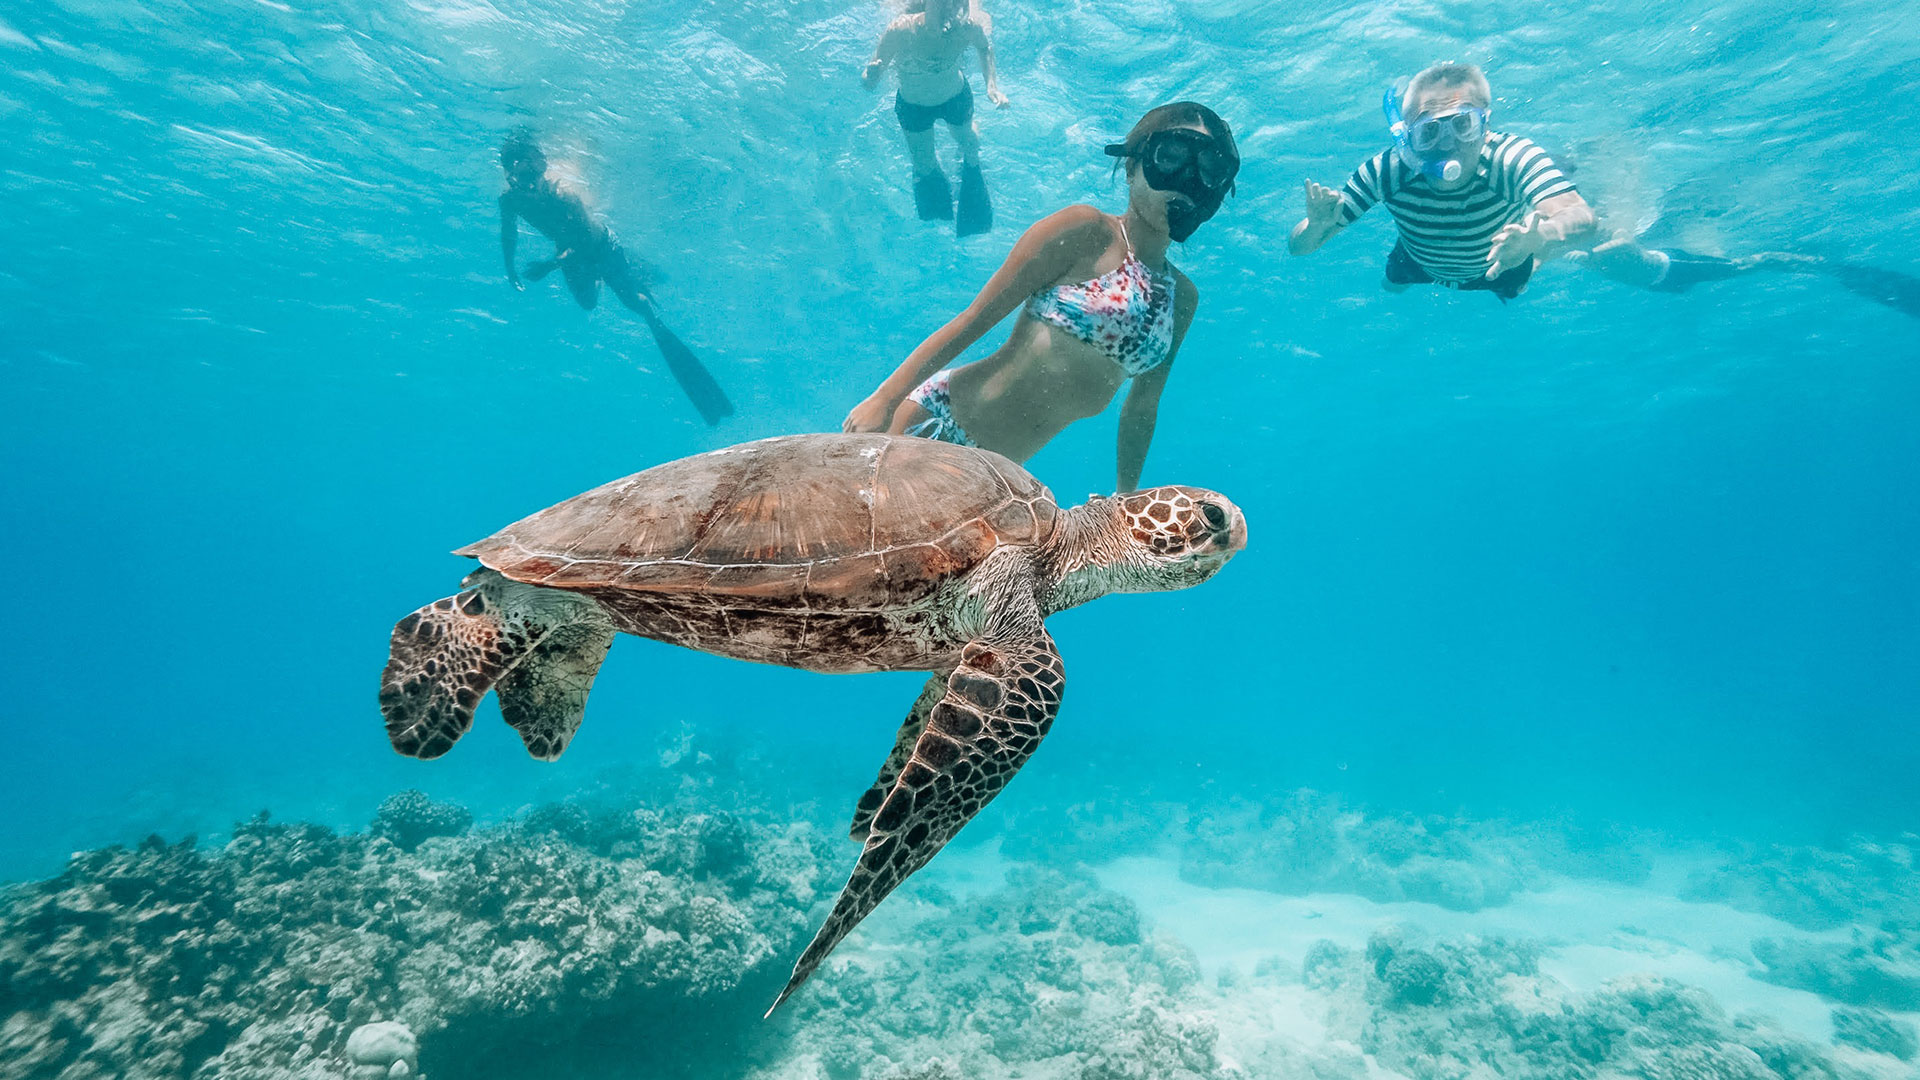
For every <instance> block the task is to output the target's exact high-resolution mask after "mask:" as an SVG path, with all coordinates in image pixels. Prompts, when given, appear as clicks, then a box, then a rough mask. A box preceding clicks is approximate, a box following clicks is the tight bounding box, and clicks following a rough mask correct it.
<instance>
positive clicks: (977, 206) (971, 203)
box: [953, 165, 993, 236]
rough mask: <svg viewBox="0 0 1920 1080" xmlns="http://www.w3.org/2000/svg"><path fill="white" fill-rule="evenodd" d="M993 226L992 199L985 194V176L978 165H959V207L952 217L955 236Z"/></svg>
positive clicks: (980, 231) (984, 230)
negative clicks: (981, 173)
mask: <svg viewBox="0 0 1920 1080" xmlns="http://www.w3.org/2000/svg"><path fill="white" fill-rule="evenodd" d="M992 228H993V200H992V199H991V198H988V196H987V178H986V177H984V176H981V175H980V166H978V165H962V166H960V209H959V212H958V213H957V214H956V215H955V217H954V219H953V233H954V235H955V236H977V235H979V234H980V233H983V232H986V231H988V230H989V229H992Z"/></svg>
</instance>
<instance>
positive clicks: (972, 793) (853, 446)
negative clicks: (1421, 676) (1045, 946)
mask: <svg viewBox="0 0 1920 1080" xmlns="http://www.w3.org/2000/svg"><path fill="white" fill-rule="evenodd" d="M1246 539H1247V527H1246V519H1245V518H1243V517H1242V516H1241V514H1240V511H1239V509H1238V508H1236V507H1235V506H1234V505H1233V503H1231V502H1229V501H1227V500H1226V499H1225V498H1223V497H1221V496H1219V495H1216V494H1214V493H1213V492H1211V491H1205V490H1202V489H1199V488H1190V487H1159V488H1151V489H1148V490H1146V491H1141V492H1138V493H1134V494H1128V495H1119V496H1114V497H1111V498H1104V497H1099V496H1095V497H1093V498H1091V499H1090V500H1089V501H1088V502H1087V503H1085V504H1084V505H1081V506H1076V507H1073V508H1072V509H1066V510H1063V509H1061V508H1060V507H1059V506H1058V505H1056V504H1055V503H1054V500H1053V495H1052V493H1050V492H1049V491H1048V490H1047V489H1046V488H1045V487H1044V486H1042V485H1041V484H1040V482H1039V481H1037V480H1035V479H1034V478H1033V477H1032V476H1031V475H1029V474H1028V473H1027V471H1026V470H1024V469H1022V468H1021V467H1020V466H1018V465H1015V464H1014V463H1013V462H1011V461H1009V460H1007V459H1006V458H1004V457H1001V456H1000V455H998V454H993V453H989V452H987V451H985V450H977V449H973V448H970V447H963V446H956V445H953V444H951V443H945V442H934V441H931V440H926V439H915V438H909V437H904V436H888V435H840V434H833V435H792V436H786V437H784V438H775V439H764V440H761V441H759V442H751V443H745V444H742V445H739V446H734V447H730V448H728V449H725V450H715V451H713V452H711V453H706V454H700V455H697V456H694V457H689V458H682V459H681V460H679V461H673V462H668V463H667V464H665V465H660V466H657V467H655V468H652V469H648V470H646V471H645V472H640V473H635V474H634V475H632V476H629V477H627V478H626V479H624V480H615V481H614V482H612V483H610V484H606V485H603V486H601V487H598V488H595V489H593V490H592V491H589V492H587V493H585V494H583V495H577V496H575V497H573V498H571V499H568V500H567V501H566V502H563V503H559V504H558V505H555V506H550V507H548V508H547V509H545V510H542V511H540V512H539V513H537V514H535V515H533V516H532V517H529V518H526V519H524V520H522V521H519V522H516V523H514V524H512V525H509V526H507V527H506V528H505V529H502V530H501V531H499V532H497V533H495V534H494V535H492V536H490V537H488V538H486V539H485V540H481V541H480V542H478V543H475V544H469V545H467V546H466V547H464V548H461V549H460V550H459V551H457V552H456V553H455V554H459V555H470V556H472V557H474V558H476V559H478V560H480V563H481V566H482V568H481V569H479V570H475V571H474V572H473V573H472V574H470V575H468V577H467V579H466V580H465V581H464V582H463V583H462V586H463V589H464V591H462V592H461V593H459V594H458V595H456V596H450V597H447V598H445V599H442V600H438V601H435V602H434V603H431V604H428V605H427V606H426V607H423V608H421V609H420V610H418V611H416V612H414V613H413V614H411V615H408V616H407V617H406V618H404V619H401V620H400V622H399V624H398V625H396V626H395V627H394V628H393V638H392V642H391V655H390V659H389V660H388V662H387V668H386V671H385V673H384V674H383V675H382V677H381V681H380V711H381V712H382V713H383V714H384V715H385V717H386V721H387V734H388V736H389V737H390V738H391V739H392V741H393V746H394V749H396V750H398V751H400V752H401V753H403V754H409V755H412V756H414V757H421V758H432V757H438V756H440V755H441V754H444V753H446V752H447V750H448V749H449V748H450V747H452V746H453V744H454V741H455V740H456V739H458V738H460V736H461V735H463V734H465V732H466V730H467V728H468V727H469V726H471V725H472V723H473V711H474V707H475V706H476V705H478V704H479V702H480V699H481V697H482V696H484V695H485V694H486V692H487V690H488V689H489V688H491V689H492V690H493V691H494V693H495V694H497V695H498V696H499V699H500V711H501V714H502V715H503V716H504V717H505V719H506V721H507V723H509V724H511V725H512V726H513V727H514V728H515V729H516V730H517V731H519V733H520V737H521V738H522V739H523V740H524V741H525V742H526V744H527V750H528V751H529V752H530V753H532V754H533V756H534V757H537V758H541V759H545V760H549V761H550V760H552V759H554V758H557V757H559V756H560V753H561V751H563V750H565V749H566V747H567V743H568V741H569V740H571V739H572V738H573V735H574V732H575V731H576V730H577V729H578V728H579V726H580V717H581V712H582V711H583V709H584V708H585V706H586V701H587V692H588V690H589V689H590V688H591V687H592V685H593V677H594V674H595V672H596V671H598V670H599V667H600V662H601V660H602V659H603V658H605V656H606V653H607V648H608V646H609V645H611V644H612V642H613V635H614V633H615V631H620V630H624V631H626V632H627V633H629V634H637V635H639V636H640V637H646V638H652V639H654V640H656V641H665V642H671V643H673V644H675V645H685V646H687V647H688V648H693V649H699V650H701V651H703V652H710V653H716V654H718V655H721V656H730V657H734V658H736V659H740V660H755V661H759V662H761V663H768V664H784V665H786V666H788V667H797V668H805V669H807V670H809V671H826V672H843V671H903V670H904V671H931V672H932V673H933V674H932V677H931V678H929V679H928V680H927V685H926V688H925V689H924V690H923V691H921V693H920V697H919V699H918V700H917V701H915V702H914V705H913V709H912V710H911V711H910V712H909V713H908V714H907V719H906V722H905V723H903V724H902V725H901V726H900V732H899V735H898V736H897V738H896V739H895V742H894V747H893V752H892V753H891V754H889V755H888V756H887V760H886V763H885V764H884V765H882V766H881V767H880V776H879V779H878V780H876V781H875V782H874V785H873V787H872V788H871V789H870V790H869V791H868V792H867V793H866V794H865V795H863V796H861V798H860V801H859V804H858V806H857V807H856V809H855V811H854V816H853V826H852V830H851V832H852V836H853V838H854V839H855V840H857V841H859V842H861V843H862V844H863V845H864V849H863V850H862V851H861V854H860V859H859V862H858V863H857V865H856V866H855V867H854V870H853V874H852V877H851V878H850V879H849V880H848V881H847V884H846V887H845V888H844V889H843V890H842V891H841V893H840V896H839V899H838V901H837V902H836V903H835V904H834V906H833V910H832V912H831V913H830V914H829V915H828V916H827V920H826V922H825V923H824V924H823V925H822V926H821V928H820V931H819V933H818V934H817V935H816V936H815V937H814V939H813V942H812V944H810V945H809V946H808V947H807V949H806V951H805V952H804V953H802V954H801V956H800V959H799V961H798V962H797V963H796V964H795V965H794V969H793V977H792V978H791V979H790V980H789V981H788V983H787V985H786V988H785V989H784V990H782V991H781V992H780V996H779V998H777V999H776V1000H775V1001H774V1003H773V1008H778V1007H779V1005H780V1003H781V1002H782V1001H785V1000H786V999H787V997H788V996H789V995H791V994H792V993H793V991H794V990H795V989H796V988H798V987H799V986H800V984H801V983H802V982H804V981H805V980H806V978H807V976H808V975H809V974H811V973H812V972H813V969H814V968H815V967H817V966H818V965H819V963H820V961H821V960H823V959H825V957H826V955H827V953H828V952H830V951H832V949H833V947H834V946H835V945H837V944H839V942H840V939H842V938H844V937H845V936H846V935H847V932H848V931H850V930H852V929H853V927H854V925H855V924H856V923H858V922H859V921H860V920H861V919H862V918H864V917H866V915H867V913H868V912H870V911H872V910H873V909H874V907H875V905H877V904H879V903H880V901H881V899H882V898H883V897H885V896H886V895H887V893H889V892H891V891H892V890H893V888H894V887H895V886H897V885H899V884H900V882H901V881H902V880H903V879H904V878H906V876H907V875H908V874H911V873H913V872H914V871H915V870H918V869H919V868H920V867H922V866H924V865H926V863H927V860H928V859H931V858H932V857H933V855H934V853H935V852H937V851H939V850H940V848H941V846H942V845H944V844H945V843H946V842H947V841H948V840H950V839H952V838H953V836H954V834H955V833H957V832H959V831H960V827H961V826H962V825H964V824H966V822H967V820H968V819H969V818H971V817H972V816H973V815H974V814H975V813H976V812H977V811H978V810H979V809H980V808H981V807H982V806H984V805H986V803H987V801H988V800H989V799H992V798H993V797H994V795H996V794H998V793H999V791H1000V789H1001V788H1002V787H1004V786H1005V785H1006V783H1007V781H1008V779H1010V778H1011V777H1012V776H1013V773H1014V771H1015V770H1016V769H1018V768H1019V767H1020V766H1021V765H1022V764H1024V763H1025V762H1026V760H1027V758H1028V756H1029V755H1031V754H1032V753H1033V750H1034V748H1035V747H1036V746H1037V745H1038V744H1039V742H1040V738H1041V736H1043V735H1045V734H1046V733H1047V729H1048V727H1049V726H1051V724H1052V723H1053V718H1054V714H1055V712H1056V711H1057V710H1058V708H1059V705H1060V695H1061V691H1062V689H1063V688H1064V686H1065V676H1064V673H1063V671H1062V668H1061V663H1060V655H1059V654H1058V653H1057V652H1055V651H1054V646H1053V639H1052V638H1051V637H1049V636H1048V635H1047V630H1046V627H1045V626H1044V625H1043V622H1042V620H1044V619H1045V618H1046V617H1047V616H1048V615H1050V614H1052V613H1053V612H1056V611H1060V610H1063V609H1065V608H1069V607H1073V606H1075V605H1077V604H1083V603H1085V602H1087V601H1088V600H1092V599H1094V598H1096V597H1099V596H1102V595H1105V594H1107V593H1111V592H1153V591H1158V590H1163V589H1183V588H1186V587H1187V586H1190V585H1198V584H1199V583H1200V582H1202V581H1205V580H1207V579H1208V578H1209V577H1212V576H1213V574H1214V572H1215V571H1217V570H1219V569H1220V567H1221V566H1223V565H1225V564H1226V561H1227V560H1228V559H1230V558H1232V557H1233V555H1234V553H1235V552H1237V551H1239V550H1240V549H1241V548H1242V547H1244V546H1245V545H1246ZM767 1011H768V1013H769V1014H771V1013H772V1011H773V1009H768V1010H767Z"/></svg>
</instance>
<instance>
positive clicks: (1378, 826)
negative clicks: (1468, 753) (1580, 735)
mask: <svg viewBox="0 0 1920 1080" xmlns="http://www.w3.org/2000/svg"><path fill="white" fill-rule="evenodd" d="M1180 876H1181V877H1182V878H1184V879H1186V880H1187V881H1191V882H1193V883H1194V884H1197V885H1206V886H1211V887H1221V886H1239V887H1243V888H1256V889H1266V890H1269V891H1272V892H1278V893H1285V894H1288V895H1296V896H1297V895H1305V894H1307V893H1315V892H1344V893H1353V894H1356V895H1359V896H1364V897H1366V898H1368V899H1370V900H1377V901H1380V902H1383V903H1390V902H1395V901H1403V900H1418V901H1424V902H1426V903H1430V904H1437V905H1439V906H1441V907H1445V908H1451V909H1453V910H1456V911H1478V910H1479V909H1481V908H1484V907H1489V906H1492V905H1496V904H1502V903H1505V902H1506V901H1507V899H1508V898H1509V897H1511V896H1512V895H1513V894H1514V893H1515V892H1517V891H1520V890H1522V889H1525V888H1528V887H1530V886H1531V885H1533V884H1534V883H1535V882H1536V881H1537V880H1538V879H1539V878H1541V877H1542V876H1543V872H1542V871H1541V870H1540V869H1539V867H1538V866H1537V865H1536V864H1535V863H1534V862H1532V861H1531V860H1529V859H1528V858H1527V857H1526V856H1525V854H1524V853H1523V851H1522V850H1521V848H1520V846H1519V845H1518V844H1517V843H1516V841H1515V839H1514V837H1513V836H1512V835H1510V834H1508V833H1503V832H1500V831H1497V830H1494V829H1491V828H1489V827H1487V826H1485V825H1482V824H1478V823H1468V822H1454V821H1447V820H1444V819H1439V818H1434V819H1416V818H1412V817H1406V816H1393V817H1368V816H1367V815H1365V814H1362V813H1360V812H1359V811H1357V810H1352V809H1348V808H1346V807H1345V806H1343V805H1342V804H1341V803H1340V802H1339V801H1338V800H1336V799H1331V798H1328V797H1325V796H1322V795H1320V794H1318V793H1316V792H1312V791H1300V792H1296V793H1295V794H1294V795H1293V796H1291V797H1290V798H1289V799H1287V800H1286V801H1285V802H1283V803H1278V804H1267V805H1261V804H1254V803H1247V802H1240V803H1236V804H1232V805H1229V806H1227V807H1224V808H1221V809H1219V810H1217V811H1214V812H1211V813H1208V814H1195V815H1194V817H1193V818H1192V820H1191V821H1190V823H1189V835H1188V837H1187V839H1186V842H1185V844H1184V846H1183V847H1182V848H1181V852H1180Z"/></svg>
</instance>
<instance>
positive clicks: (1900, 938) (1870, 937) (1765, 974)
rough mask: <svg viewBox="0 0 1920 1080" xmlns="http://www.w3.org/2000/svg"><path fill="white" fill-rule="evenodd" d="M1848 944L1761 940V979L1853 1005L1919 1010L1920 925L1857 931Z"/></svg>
mask: <svg viewBox="0 0 1920 1080" xmlns="http://www.w3.org/2000/svg"><path fill="white" fill-rule="evenodd" d="M1851 937H1852V940H1851V941H1849V942H1844V943H1842V942H1830V941H1803V940H1795V939H1785V938H1761V939H1759V940H1758V941H1755V942H1754V943H1753V955H1754V959H1756V960H1758V961H1759V962H1760V965H1761V968H1762V970H1761V971H1760V973H1759V974H1760V977H1761V978H1763V979H1766V980H1767V981H1768V982H1774V983H1779V984H1780V985H1781V986H1791V987H1793V988H1795V989H1796V990H1810V991H1812V992H1813V993H1816V994H1819V995H1821V996H1822V997H1826V998H1830V999H1832V1000H1834V1001H1842V1002H1846V1003H1847V1004H1849V1005H1876V1006H1879V1007H1881V1008H1884V1009H1893V1010H1895V1011H1899V1012H1911V1011H1916V1010H1920V924H1915V923H1908V922H1901V921H1898V920H1892V919H1889V920H1887V921H1885V922H1883V923H1881V924H1880V925H1879V926H1874V927H1855V928H1854V929H1853V931H1852V934H1851Z"/></svg>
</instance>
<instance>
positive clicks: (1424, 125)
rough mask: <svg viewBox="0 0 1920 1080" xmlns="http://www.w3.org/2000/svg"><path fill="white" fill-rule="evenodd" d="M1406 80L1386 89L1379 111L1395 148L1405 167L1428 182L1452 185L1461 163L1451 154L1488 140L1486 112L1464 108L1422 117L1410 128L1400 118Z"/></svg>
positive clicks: (1458, 174)
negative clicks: (1385, 119) (1382, 113)
mask: <svg viewBox="0 0 1920 1080" xmlns="http://www.w3.org/2000/svg"><path fill="white" fill-rule="evenodd" d="M1406 90H1407V81H1406V80H1404V79H1403V80H1401V81H1400V82H1399V83H1397V84H1395V85H1393V86H1390V87H1388V88H1387V92H1386V96H1384V97H1383V98H1381V100H1380V111H1381V112H1384V113H1386V114H1387V130H1389V131H1391V132H1393V144H1394V148H1395V149H1396V150H1397V151H1398V152H1399V154H1400V160H1401V161H1402V162H1405V163H1406V166H1407V168H1409V169H1412V170H1413V171H1415V172H1417V173H1419V174H1421V175H1422V176H1425V177H1426V178H1427V179H1429V180H1441V181H1445V182H1447V183H1452V182H1453V181H1455V180H1458V179H1460V163H1459V162H1458V161H1455V160H1454V159H1453V158H1452V157H1451V156H1450V155H1451V152H1452V151H1453V150H1454V148H1456V147H1459V146H1473V147H1475V148H1478V147H1479V145H1480V143H1481V142H1482V141H1484V140H1485V139H1486V137H1487V110H1485V109H1476V108H1466V109H1456V110H1454V111H1453V112H1450V113H1445V114H1442V115H1439V116H1423V117H1421V118H1420V120H1419V122H1418V123H1415V124H1411V125H1409V124H1408V123H1407V121H1406V120H1405V119H1404V118H1403V117H1402V116H1401V115H1400V99H1401V97H1402V96H1404V95H1405V94H1406Z"/></svg>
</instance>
